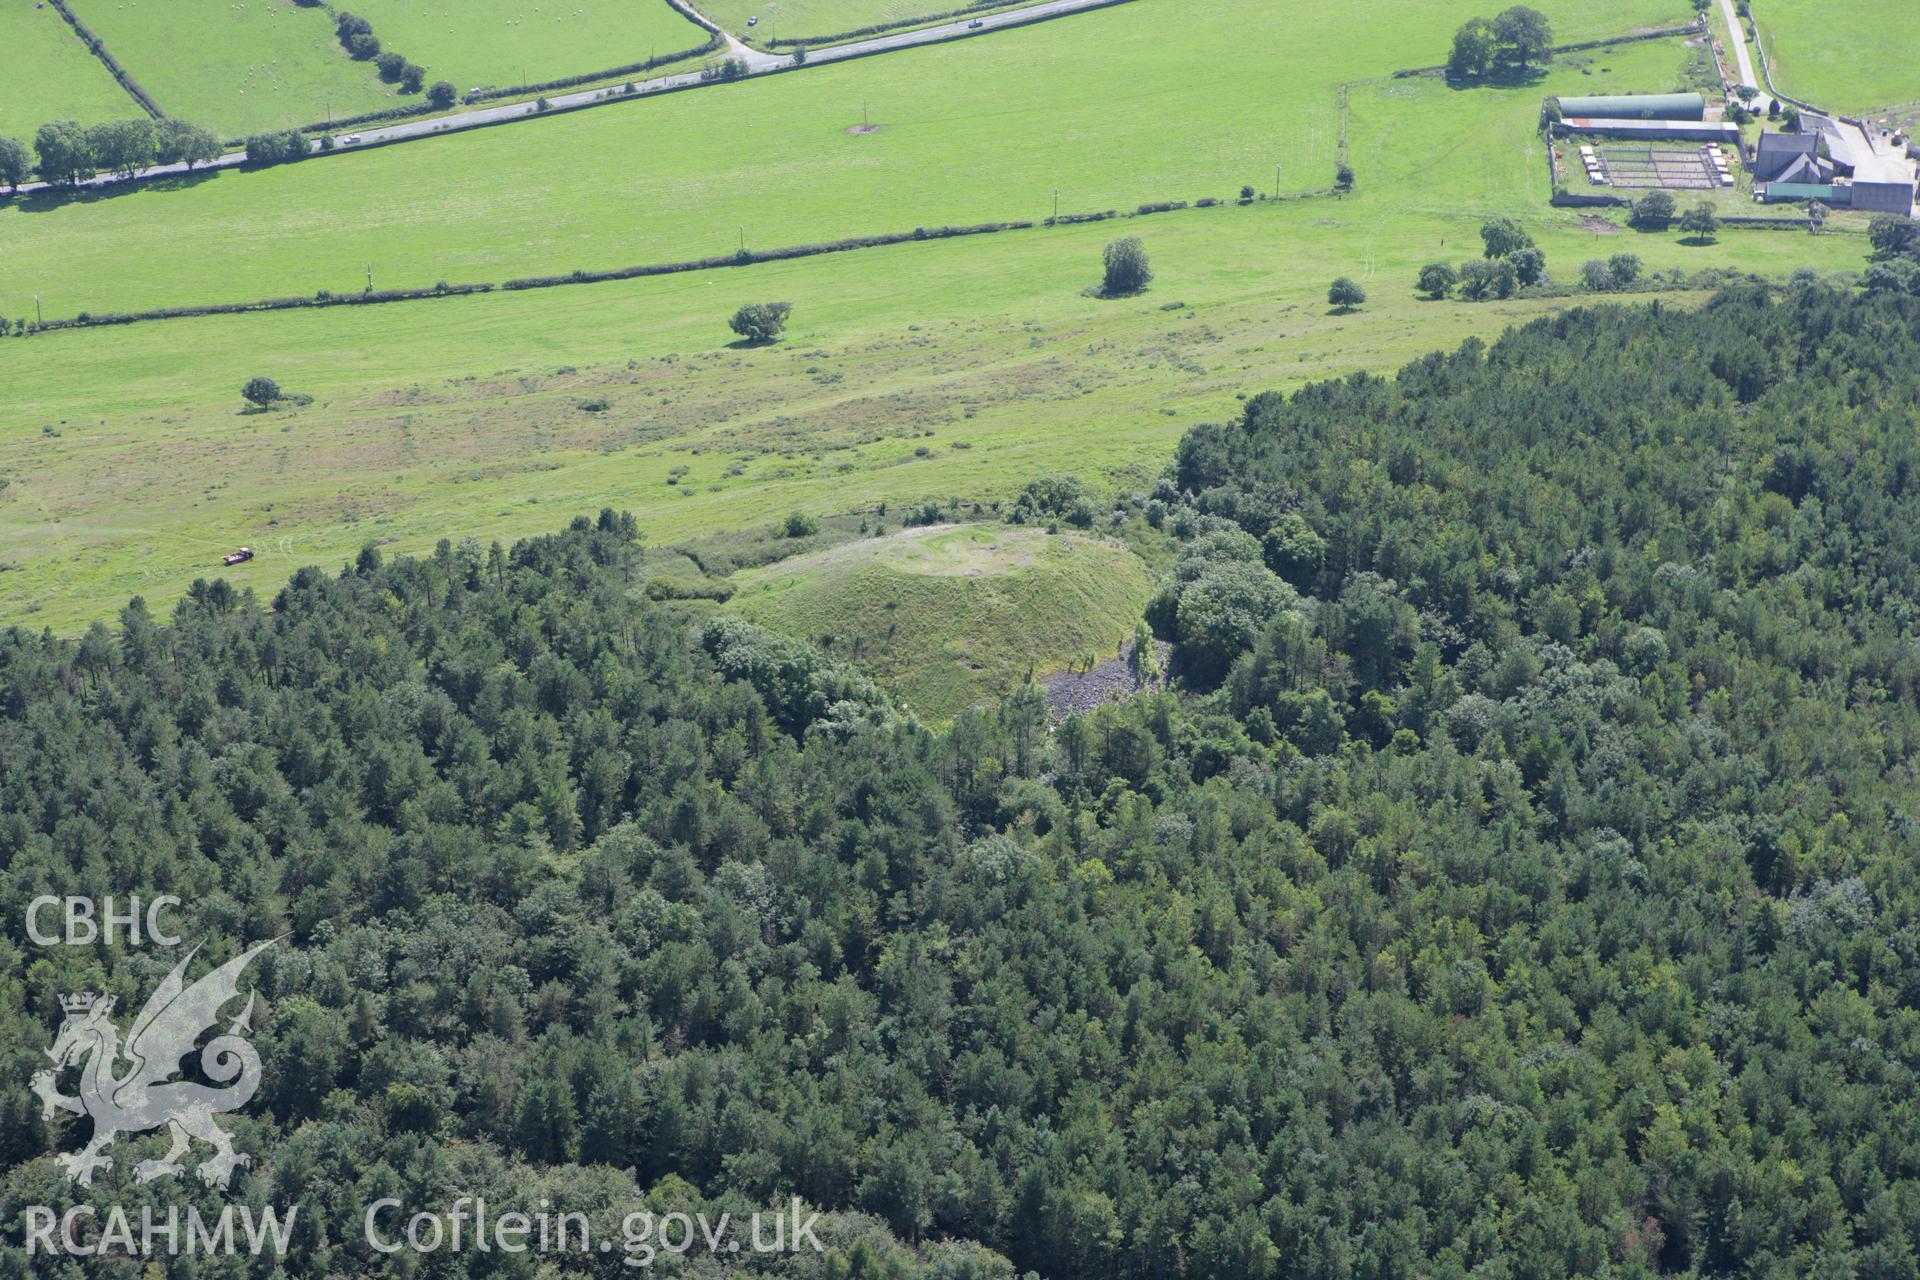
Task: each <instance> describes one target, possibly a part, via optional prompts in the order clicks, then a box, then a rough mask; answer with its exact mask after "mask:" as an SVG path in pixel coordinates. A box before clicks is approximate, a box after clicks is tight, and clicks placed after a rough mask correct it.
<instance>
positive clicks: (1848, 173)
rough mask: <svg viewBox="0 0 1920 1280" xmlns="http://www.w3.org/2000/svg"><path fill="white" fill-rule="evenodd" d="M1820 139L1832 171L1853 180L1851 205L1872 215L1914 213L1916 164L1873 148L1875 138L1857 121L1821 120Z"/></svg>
mask: <svg viewBox="0 0 1920 1280" xmlns="http://www.w3.org/2000/svg"><path fill="white" fill-rule="evenodd" d="M1820 139H1821V142H1822V144H1823V145H1824V146H1825V149H1826V151H1827V154H1828V155H1830V156H1831V157H1832V158H1833V169H1834V171H1835V172H1836V173H1837V174H1838V175H1839V176H1840V177H1842V178H1851V179H1852V182H1851V183H1849V184H1848V185H1849V186H1850V187H1851V188H1852V191H1851V195H1852V205H1853V207H1854V208H1856V209H1864V210H1866V211H1868V212H1870V213H1897V214H1899V215H1900V216H1901V217H1903V218H1904V217H1910V216H1911V215H1912V213H1913V188H1914V176H1913V163H1912V162H1911V161H1910V160H1908V159H1906V157H1905V156H1904V155H1901V154H1898V153H1892V154H1890V153H1889V152H1888V151H1886V150H1882V149H1881V148H1880V147H1878V146H1876V145H1874V139H1873V137H1872V136H1871V135H1870V134H1869V133H1868V132H1867V130H1866V128H1864V127H1862V126H1861V125H1860V124H1858V123H1857V122H1855V121H1852V120H1847V119H1840V120H1821V121H1820Z"/></svg>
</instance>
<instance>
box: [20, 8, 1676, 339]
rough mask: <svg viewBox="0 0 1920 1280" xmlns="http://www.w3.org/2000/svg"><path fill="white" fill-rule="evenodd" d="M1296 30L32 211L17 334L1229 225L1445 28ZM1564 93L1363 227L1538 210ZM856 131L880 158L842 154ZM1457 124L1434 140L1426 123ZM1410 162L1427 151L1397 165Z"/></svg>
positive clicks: (1654, 75)
mask: <svg viewBox="0 0 1920 1280" xmlns="http://www.w3.org/2000/svg"><path fill="white" fill-rule="evenodd" d="M1553 7H1554V9H1555V16H1556V17H1557V18H1560V19H1561V20H1562V21H1563V23H1565V25H1566V27H1567V30H1566V31H1565V33H1564V34H1565V36H1566V37H1567V38H1574V37H1577V36H1579V35H1581V34H1596V33H1597V32H1600V31H1605V30H1609V29H1614V28H1617V27H1620V26H1640V25H1648V24H1653V23H1657V22H1659V21H1660V20H1662V19H1663V18H1670V17H1672V16H1673V15H1672V13H1671V7H1670V4H1669V3H1668V0H1631V3H1628V4H1626V5H1624V6H1617V8H1618V9H1619V10H1620V11H1618V12H1612V13H1609V14H1607V15H1604V16H1602V15H1593V14H1590V13H1588V12H1587V11H1586V10H1585V9H1584V8H1582V7H1579V6H1575V5H1572V4H1568V3H1560V4H1556V5H1555V6H1553ZM1305 8H1307V9H1309V10H1311V11H1312V12H1310V13H1302V14H1289V15H1288V16H1286V17H1285V18H1284V19H1282V18H1279V17H1277V16H1276V15H1275V14H1274V13H1273V11H1272V9H1271V7H1270V6H1268V5H1266V4H1265V3H1263V0H1216V3H1213V4H1210V5H1208V6H1207V7H1206V8H1205V9H1200V10H1196V9H1192V8H1183V7H1180V6H1177V5H1174V4H1172V3H1171V2H1170V0H1136V2H1135V3H1133V4H1129V5H1123V6H1120V7H1118V8H1114V9H1107V10H1102V11H1099V12H1096V13H1089V14H1084V15H1078V16H1074V17H1070V18H1065V19H1061V20H1057V21H1054V22H1049V23H1044V24H1040V25H1038V26H1032V27H1027V28H1022V29H1019V30H1016V31H1009V32H1005V33H1002V34H998V35H990V36H986V37H981V38H977V39H972V40H964V41H960V42H957V43H953V44H948V45H943V46H938V47H934V48H928V49H920V50H912V51H908V52H902V53H896V54H889V55H886V56H884V57H876V58H869V59H863V60H860V61H859V62H857V63H854V64H848V65H843V66H823V67H818V68H812V69H805V70H801V71H799V72H795V73H792V74H786V75H780V76H775V77H770V78H766V79H763V80H753V81H747V82H744V83H740V84H734V85H727V86H721V87H714V88H703V89H700V90H696V91H694V92H690V93H681V94H675V95H670V96H667V97H665V98H658V99H653V100H648V101H641V102H636V103H620V104H617V105H613V106H608V107H604V108H598V109H594V110H590V111H585V112H580V113H577V114H570V115H564V116H558V117H554V118H551V119H546V120H538V121H532V122H527V123H518V124H513V125H510V126H507V127H503V128H495V129H487V130H481V131H478V132H474V133H468V134H460V135H454V136H450V137H448V138H445V139H435V140H433V141H430V142H422V143H410V144H405V145H401V146H394V147H387V148H384V149H376V150H369V151H365V152H359V153H355V154H351V155H342V156H337V157H334V158H329V159H324V160H317V161H309V162H306V163H303V164H297V165H290V166H284V167H281V168H279V169H274V170H270V171H265V172H253V173H239V172H225V173H222V174H220V175H218V176H215V177H212V178H209V179H207V180H205V181H202V182H199V183H197V184H196V185H194V186H192V187H191V188H190V189H186V190H176V191H166V192H152V191H150V192H141V193H137V194H130V195H124V196H118V197H113V198H109V199H97V200H92V201H81V202H58V201H33V202H27V203H26V204H25V205H24V206H22V207H16V208H11V209H0V256H4V257H5V258H6V259H7V260H8V261H9V263H10V264H11V266H12V267H13V269H12V270H10V271H9V272H8V273H7V277H6V279H5V280H4V281H0V310H6V311H17V310H18V307H19V305H20V302H21V300H22V299H23V298H24V299H28V300H30V299H31V296H32V294H34V293H36V292H38V293H40V294H42V295H43V297H44V298H45V299H46V305H47V307H48V314H49V315H56V316H58V315H73V314H75V313H77V312H80V311H94V312H98V311H109V310H121V309H128V308H141V307H153V306H163V305H168V304H174V303H186V302H217V301H229V300H236V299H247V298H258V297H268V296H283V295H289V294H312V293H314V292H316V291H318V290H320V289H331V290H334V291H336V292H340V291H345V290H350V289H357V288H360V287H362V285H363V284H364V281H365V271H366V267H367V264H369V263H371V264H372V266H373V269H374V275H375V282H376V283H377V284H380V285H388V286H396V285H421V286H428V285H432V284H433V283H435V282H436V281H439V280H449V281H466V280H495V281H498V280H503V279H506V278H509V277H512V276H520V275H535V274H546V273H562V274H564V273H566V272H568V271H572V270H575V269H578V268H599V267H613V266H619V265H625V264H630V263H637V262H663V261H673V260H679V259H686V258H693V257H703V256H707V255H711V254H719V253H727V252H731V251H732V250H733V249H735V248H736V247H737V246H738V245H739V244H740V241H741V239H742V236H743V229H744V238H745V240H746V243H748V244H749V245H753V246H759V247H773V246H780V245H788V244H795V243H801V242H808V241H818V240H831V239H837V238H841V237H847V236H857V235H864V234H871V233H874V232H884V231H904V230H911V229H912V228H913V227H915V226H922V225H926V226H932V225H938V224H942V223H967V222H982V221H991V220H999V219H1010V218H1037V217H1044V216H1045V215H1046V214H1048V213H1049V212H1050V211H1051V209H1052V207H1053V199H1054V196H1053V193H1054V191H1055V190H1056V189H1057V190H1058V191H1059V193H1060V194H1059V203H1060V208H1061V209H1062V211H1086V210H1104V209H1116V208H1117V209H1129V208H1132V207H1134V206H1136V205H1139V204H1141V203H1143V202H1147V201H1159V200H1180V199H1186V200H1192V199H1197V198H1201V197H1216V198H1219V197H1230V196H1232V195H1234V194H1235V193H1236V192H1237V191H1238V190H1239V189H1240V187H1241V185H1242V184H1243V183H1245V184H1250V185H1253V186H1255V187H1258V188H1260V189H1261V190H1269V189H1271V188H1272V187H1273V185H1274V182H1275V180H1276V173H1275V170H1276V166H1277V167H1278V182H1279V186H1280V188H1281V190H1283V191H1291V192H1300V191H1307V190H1314V189H1322V188H1325V187H1327V186H1328V185H1330V183H1331V181H1332V177H1333V169H1334V163H1335V158H1336V150H1337V142H1338V136H1339V112H1338V108H1337V102H1336V94H1335V88H1336V80H1337V78H1338V77H1340V76H1341V75H1343V74H1344V75H1348V76H1351V75H1352V74H1353V70H1352V69H1353V68H1355V67H1359V68H1361V69H1363V70H1365V69H1377V71H1378V72H1379V73H1380V74H1382V75H1384V74H1386V73H1388V72H1391V71H1392V70H1393V69H1394V68H1396V67H1400V66H1405V65H1409V64H1418V63H1421V62H1425V61H1430V60H1431V59H1433V58H1434V57H1436V56H1437V53H1436V51H1437V50H1439V51H1444V47H1445V45H1446V42H1447V38H1448V32H1449V31H1450V30H1451V27H1450V25H1449V23H1450V20H1451V16H1452V6H1451V5H1450V4H1448V3H1442V2H1441V0H1422V2H1421V3H1420V4H1418V5H1410V4H1407V3H1403V2H1397V0H1360V2H1359V3H1352V2H1350V0H1340V2H1339V3H1336V2H1335V0H1317V3H1315V4H1313V5H1309V6H1305ZM1363 36H1364V37H1365V38H1364V39H1363ZM1613 52H1614V53H1616V54H1617V56H1616V57H1613V58H1611V59H1610V60H1609V65H1611V66H1612V67H1613V68H1614V71H1613V72H1612V73H1596V74H1594V75H1591V76H1580V75H1578V74H1577V73H1569V72H1567V71H1565V70H1564V69H1563V70H1562V71H1561V72H1560V73H1559V74H1561V75H1562V76H1565V75H1567V74H1573V75H1574V82H1576V83H1578V84H1579V86H1580V87H1581V88H1583V89H1590V90H1592V91H1595V92H1599V91H1603V90H1605V89H1607V88H1610V87H1612V86H1614V85H1615V84H1619V85H1622V86H1641V85H1646V84H1653V83H1660V82H1661V81H1662V80H1663V79H1664V80H1671V78H1672V77H1673V76H1674V75H1676V74H1677V72H1678V62H1679V52H1678V47H1677V45H1669V44H1667V43H1665V42H1662V43H1660V44H1648V45H1638V46H1630V47H1628V48H1625V49H1620V50H1616V51H1613ZM1403 83H1404V82H1403ZM1547 83H1548V84H1551V83H1552V81H1549V82H1547ZM1563 83H1565V82H1564V81H1563ZM1544 88H1545V86H1536V87H1529V88H1527V89H1518V90H1508V91H1502V90H1472V91H1465V92H1455V91H1451V90H1447V89H1446V88H1445V87H1444V86H1442V85H1440V84H1439V82H1438V81H1428V82H1422V89H1421V90H1420V93H1421V96H1420V97H1419V98H1418V99H1417V100H1414V101H1410V102H1409V103H1408V104H1407V106H1406V108H1405V112H1404V115H1403V116H1402V119H1403V121H1404V124H1405V125H1406V126H1407V127H1408V128H1409V129H1411V130H1417V131H1419V132H1420V135H1421V136H1422V137H1430V136H1433V135H1434V134H1435V133H1438V132H1442V131H1444V138H1445V143H1444V147H1443V149H1442V151H1441V152H1440V153H1439V154H1437V155H1433V156H1432V160H1433V162H1432V163H1431V164H1426V165H1424V166H1423V167H1422V168H1421V171H1420V174H1419V178H1418V180H1417V181H1416V182H1414V183H1412V184H1411V185H1410V186H1407V187H1404V188H1401V189H1398V190H1390V189H1389V188H1387V187H1386V186H1385V184H1383V183H1382V182H1381V181H1380V180H1379V178H1378V176H1377V175H1374V174H1370V173H1368V172H1366V171H1365V169H1364V167H1363V168H1362V172H1361V178H1360V180H1361V183H1362V185H1363V188H1364V189H1366V190H1367V191H1368V192H1369V193H1370V198H1375V199H1377V200H1378V201H1379V203H1376V204H1374V205H1373V206H1372V207H1371V208H1372V212H1373V213H1374V214H1375V215H1376V216H1384V217H1387V218H1389V219H1391V218H1392V217H1393V215H1394V214H1395V213H1397V212H1398V211H1400V210H1401V209H1402V208H1403V207H1404V206H1405V205H1406V204H1408V203H1412V204H1415V205H1421V206H1426V207H1433V208H1443V207H1444V208H1447V209H1450V210H1452V211H1454V212H1457V213H1462V214H1473V213H1478V212H1480V211H1481V210H1482V209H1485V208H1489V207H1493V208H1499V209H1502V210H1507V209H1510V208H1511V207H1512V206H1513V205H1514V204H1515V203H1516V202H1517V201H1521V200H1525V201H1527V202H1531V200H1532V199H1533V198H1534V196H1535V195H1536V194H1537V195H1538V196H1539V197H1540V198H1544V193H1545V186H1544V177H1543V174H1544V170H1543V169H1539V168H1532V167H1530V166H1529V165H1528V163H1527V157H1526V155H1525V154H1524V151H1523V150H1522V149H1520V148H1519V147H1518V145H1517V144H1511V143H1510V142H1509V141H1508V140H1510V139H1513V138H1515V137H1516V131H1518V133H1519V134H1524V133H1526V131H1528V130H1530V129H1531V127H1532V121H1533V120H1534V119H1535V117H1536V115H1537V104H1538V100H1539V98H1540V95H1541V92H1543V91H1544ZM863 103H866V104H868V108H867V109H868V110H869V111H870V113H871V118H872V120H873V121H874V122H875V123H877V124H878V125H879V126H880V127H879V130H878V132H875V133H872V134H867V135H863V136H854V135H850V134H848V133H847V132H846V129H847V127H848V126H849V125H853V124H857V123H858V122H859V121H860V118H861V111H862V104H863ZM1436 110H1437V111H1441V112H1444V118H1443V119H1441V120H1426V119H1422V118H1420V117H1421V113H1423V112H1430V111H1436ZM1516 112H1517V113H1518V114H1517V116H1516V115H1515V113H1516ZM1168 121H1183V122H1186V121H1208V122H1213V123H1211V124H1208V125H1205V126H1204V127H1199V126H1194V125H1188V124H1183V125H1181V126H1180V127H1177V128H1169V127H1168V125H1167V122H1168ZM1489 129H1493V130H1497V131H1498V133H1499V136H1500V139H1501V143H1500V145H1499V147H1498V148H1493V147H1491V146H1490V145H1489V143H1488V141H1487V140H1486V139H1485V138H1484V137H1483V136H1482V135H1483V134H1484V133H1485V132H1486V131H1487V130H1489ZM1419 159H1420V153H1419V152H1418V151H1416V150H1415V149H1414V145H1413V144H1412V143H1411V142H1410V143H1409V144H1408V147H1407V149H1406V150H1405V152H1404V154H1403V155H1402V156H1400V157H1399V161H1398V162H1399V164H1400V165H1401V167H1402V168H1403V169H1405V168H1407V167H1410V166H1412V165H1413V164H1415V163H1417V162H1419ZM504 175H512V180H511V181H509V180H506V178H505V176H504ZM1520 183H1528V185H1526V186H1521V185H1518V184H1520ZM163 201H164V203H162V202H163ZM1326 216H1329V217H1338V216H1340V215H1339V214H1337V213H1333V212H1330V213H1328V214H1327V215H1326ZM1385 231H1386V234H1387V235H1389V236H1391V235H1393V234H1394V233H1393V231H1392V229H1391V228H1390V227H1389V228H1386V229H1385Z"/></svg>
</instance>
